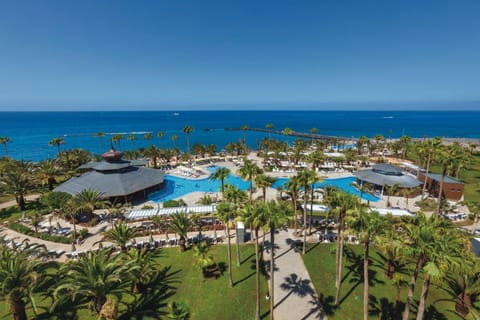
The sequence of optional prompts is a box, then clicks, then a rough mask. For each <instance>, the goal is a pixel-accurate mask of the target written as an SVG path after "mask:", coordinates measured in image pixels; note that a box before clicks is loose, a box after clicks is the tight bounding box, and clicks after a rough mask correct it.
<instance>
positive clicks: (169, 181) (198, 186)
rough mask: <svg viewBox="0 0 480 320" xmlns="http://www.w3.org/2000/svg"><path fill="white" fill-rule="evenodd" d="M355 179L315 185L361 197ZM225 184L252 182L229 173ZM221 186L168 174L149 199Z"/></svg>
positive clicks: (160, 199) (241, 185)
mask: <svg viewBox="0 0 480 320" xmlns="http://www.w3.org/2000/svg"><path fill="white" fill-rule="evenodd" d="M218 168H219V167H217V166H211V167H208V171H209V172H211V173H213V172H215V171H216V170H217V169H218ZM355 179H356V178H355V177H347V178H339V179H325V180H324V181H323V182H321V183H316V184H315V187H318V188H322V187H326V186H334V187H337V188H339V189H342V190H343V191H345V192H348V193H350V194H354V195H356V196H357V197H360V192H359V191H358V190H357V189H355V188H354V187H353V186H352V185H351V184H352V182H354V181H355ZM287 182H288V179H287V178H279V179H278V180H277V181H276V182H275V183H274V184H273V186H272V187H273V188H277V187H278V186H282V185H284V184H285V183H287ZM225 184H231V185H234V186H236V187H237V188H239V189H241V190H248V188H249V187H250V183H249V182H248V181H244V180H242V179H241V178H240V177H237V176H234V175H231V174H230V175H228V177H227V179H226V180H225ZM221 187H222V183H221V182H220V181H217V180H210V178H205V179H197V180H192V179H186V178H179V177H175V176H171V175H166V176H165V180H164V185H163V187H162V189H161V190H159V191H157V192H154V193H151V194H150V195H149V196H148V199H149V200H151V201H153V202H165V201H168V200H173V199H177V198H181V197H183V196H184V195H186V194H188V193H192V192H207V193H208V192H219V191H221V190H220V189H221ZM362 199H364V200H368V201H372V202H375V201H378V200H379V199H378V198H377V197H375V196H372V195H371V194H368V193H364V194H363V195H362Z"/></svg>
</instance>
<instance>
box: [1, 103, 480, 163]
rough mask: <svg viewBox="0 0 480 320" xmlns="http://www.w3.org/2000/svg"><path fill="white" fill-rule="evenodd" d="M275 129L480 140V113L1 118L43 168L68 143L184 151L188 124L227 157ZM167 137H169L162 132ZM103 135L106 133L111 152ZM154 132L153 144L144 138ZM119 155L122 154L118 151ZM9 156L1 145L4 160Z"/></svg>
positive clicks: (19, 154) (17, 153)
mask: <svg viewBox="0 0 480 320" xmlns="http://www.w3.org/2000/svg"><path fill="white" fill-rule="evenodd" d="M267 123H273V124H274V129H277V130H283V129H284V128H287V127H288V128H291V129H292V130H294V131H303V132H308V131H309V130H310V128H312V127H315V128H317V129H318V133H319V134H324V135H333V136H342V137H356V138H358V137H359V136H361V135H366V136H368V137H373V136H375V135H376V134H382V135H384V136H385V137H387V138H388V137H392V138H398V137H400V136H401V135H403V134H407V135H409V136H411V137H417V138H421V137H424V136H428V137H434V136H441V137H456V138H460V137H463V138H480V130H478V129H477V127H478V123H480V111H438V112H432V111H417V112H412V111H180V112H178V114H177V113H175V112H174V111H133V112H1V113H0V136H6V137H9V138H10V139H11V140H12V142H11V143H8V144H7V146H8V151H9V155H10V156H11V157H14V158H16V159H25V160H32V161H39V160H42V159H47V158H49V157H50V158H53V157H55V154H56V147H51V146H49V145H48V142H49V141H50V140H51V139H53V138H55V137H62V138H63V139H64V141H65V144H64V145H62V146H61V148H62V149H72V148H83V149H87V150H90V151H91V152H93V153H96V154H99V153H102V152H104V151H106V150H107V149H108V147H109V146H108V141H109V137H110V136H111V135H114V134H117V133H122V134H135V135H136V140H135V141H128V140H126V139H124V140H122V141H121V142H120V147H119V149H121V150H128V149H136V148H140V147H146V146H148V145H150V144H156V145H157V146H159V147H173V146H174V142H173V141H172V140H171V136H172V135H173V134H175V135H177V136H178V140H177V141H176V145H177V146H178V147H179V148H181V149H184V150H185V149H186V135H185V134H184V133H183V132H182V128H183V127H184V126H185V125H189V126H191V127H193V128H194V132H192V133H191V134H190V139H191V144H192V145H193V144H194V143H202V144H216V145H217V150H221V149H222V148H224V147H225V145H226V144H227V143H229V142H232V141H238V140H239V139H242V138H243V137H244V134H245V136H246V140H247V143H248V145H249V146H250V147H252V148H256V146H257V141H259V140H261V139H262V138H264V137H265V136H266V135H267V134H265V133H260V132H253V131H246V132H243V131H225V130H224V129H225V128H231V127H241V126H242V125H247V126H249V127H252V128H253V127H258V128H264V127H265V125H266V124H267ZM159 131H164V132H166V135H165V137H164V138H161V139H160V138H157V137H156V133H157V132H159ZM96 132H105V133H106V134H107V135H106V136H105V137H104V138H103V146H102V148H100V139H99V138H97V137H95V133H96ZM147 132H152V134H153V136H154V138H153V139H152V140H144V139H143V135H144V134H145V133H147ZM272 137H275V138H278V139H282V140H288V141H290V142H293V141H294V140H295V138H293V137H285V136H281V135H272ZM117 148H118V147H117ZM3 154H4V151H3V148H1V146H0V156H1V155H3Z"/></svg>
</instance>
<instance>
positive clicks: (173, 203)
mask: <svg viewBox="0 0 480 320" xmlns="http://www.w3.org/2000/svg"><path fill="white" fill-rule="evenodd" d="M163 207H164V208H176V207H180V204H179V202H178V201H177V200H168V201H165V202H164V203H163Z"/></svg>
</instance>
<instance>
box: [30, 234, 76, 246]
mask: <svg viewBox="0 0 480 320" xmlns="http://www.w3.org/2000/svg"><path fill="white" fill-rule="evenodd" d="M38 238H39V239H42V240H46V241H52V242H58V243H65V244H68V243H72V237H71V236H68V237H65V236H58V235H55V234H49V233H45V232H41V233H39V234H38Z"/></svg>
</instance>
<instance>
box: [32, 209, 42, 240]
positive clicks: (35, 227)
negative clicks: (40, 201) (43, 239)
mask: <svg viewBox="0 0 480 320" xmlns="http://www.w3.org/2000/svg"><path fill="white" fill-rule="evenodd" d="M30 220H31V221H30V223H31V224H32V227H33V230H34V232H35V237H36V236H37V235H38V227H40V224H41V223H42V221H43V217H42V216H41V215H40V214H38V213H35V214H34V215H33V216H31V217H30Z"/></svg>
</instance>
